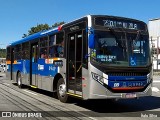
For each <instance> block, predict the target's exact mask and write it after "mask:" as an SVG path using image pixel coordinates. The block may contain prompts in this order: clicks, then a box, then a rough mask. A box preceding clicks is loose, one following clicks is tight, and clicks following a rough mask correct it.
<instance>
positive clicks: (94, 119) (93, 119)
mask: <svg viewBox="0 0 160 120" xmlns="http://www.w3.org/2000/svg"><path fill="white" fill-rule="evenodd" d="M88 118H90V119H92V120H97V119H96V118H93V117H88Z"/></svg>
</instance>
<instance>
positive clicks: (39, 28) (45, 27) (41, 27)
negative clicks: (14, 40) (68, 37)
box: [22, 21, 65, 38]
mask: <svg viewBox="0 0 160 120" xmlns="http://www.w3.org/2000/svg"><path fill="white" fill-rule="evenodd" d="M64 23H65V22H64V21H63V22H57V23H54V24H53V25H52V26H51V27H50V26H49V25H48V24H37V26H35V27H31V28H30V30H28V33H27V34H23V36H22V38H25V37H27V36H29V35H32V34H34V33H37V32H40V31H43V30H48V29H51V28H54V27H57V26H59V25H62V24H64Z"/></svg>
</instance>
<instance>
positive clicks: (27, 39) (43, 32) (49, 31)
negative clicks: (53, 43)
mask: <svg viewBox="0 0 160 120" xmlns="http://www.w3.org/2000/svg"><path fill="white" fill-rule="evenodd" d="M56 32H58V27H56V28H52V29H49V30H44V31H41V32H38V33H34V34H33V35H29V36H27V37H25V38H23V39H21V40H18V41H15V42H12V43H10V44H9V45H8V46H14V45H17V44H21V43H24V42H27V41H32V40H34V39H37V38H40V37H43V36H45V35H50V34H53V33H56Z"/></svg>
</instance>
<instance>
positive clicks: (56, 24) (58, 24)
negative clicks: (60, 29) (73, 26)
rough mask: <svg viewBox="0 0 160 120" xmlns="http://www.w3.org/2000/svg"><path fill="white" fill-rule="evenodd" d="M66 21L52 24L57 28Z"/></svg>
mask: <svg viewBox="0 0 160 120" xmlns="http://www.w3.org/2000/svg"><path fill="white" fill-rule="evenodd" d="M64 23H65V22H64V21H63V22H57V23H54V24H53V25H52V28H55V27H57V26H60V25H62V24H64Z"/></svg>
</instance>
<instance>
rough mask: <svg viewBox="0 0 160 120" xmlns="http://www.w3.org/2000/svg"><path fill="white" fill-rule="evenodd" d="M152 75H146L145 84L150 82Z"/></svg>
mask: <svg viewBox="0 0 160 120" xmlns="http://www.w3.org/2000/svg"><path fill="white" fill-rule="evenodd" d="M151 80H152V73H149V74H148V75H147V83H151V82H152V81H151Z"/></svg>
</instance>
